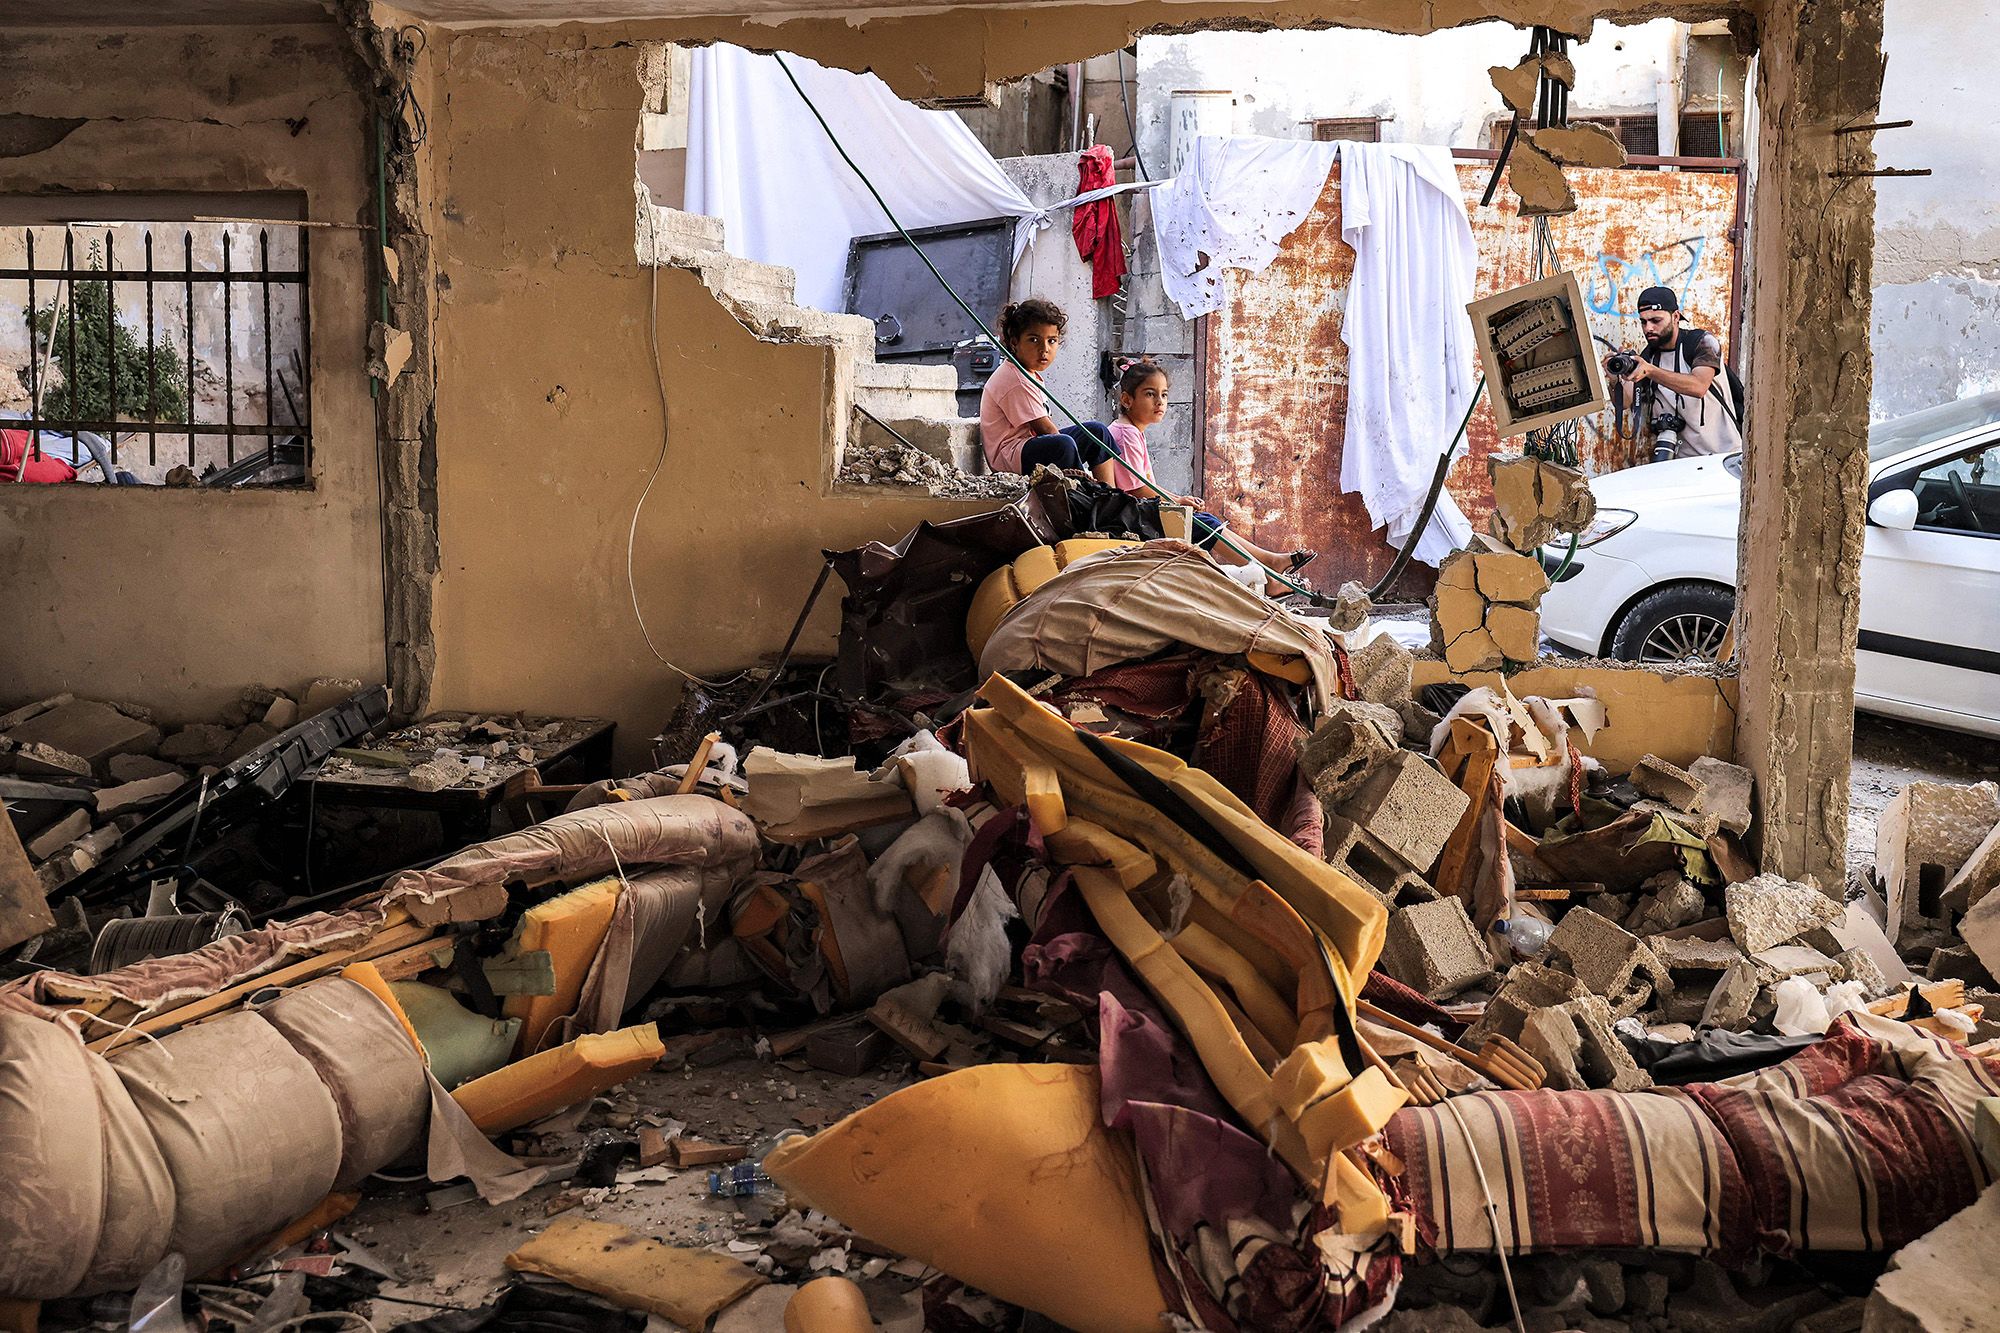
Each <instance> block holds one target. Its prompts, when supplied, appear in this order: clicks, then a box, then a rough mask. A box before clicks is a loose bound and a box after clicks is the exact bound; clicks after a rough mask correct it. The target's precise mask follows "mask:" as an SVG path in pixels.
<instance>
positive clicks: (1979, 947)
mask: <svg viewBox="0 0 2000 1333" xmlns="http://www.w3.org/2000/svg"><path fill="white" fill-rule="evenodd" d="M1958 936H1959V938H1960V939H1962V940H1964V941H1965V943H1966V945H1967V947H1969V948H1970V949H1971V950H1972V952H1973V955H1974V956H1975V957H1977V958H1978V959H1979V961H1980V963H1981V964H1983V965H1984V966H1985V968H1986V970H1987V971H1988V972H1991V973H1993V974H1995V975H1996V976H2000V893H1989V894H1987V895H1986V896H1985V897H1984V898H1981V899H1980V900H1979V902H1978V903H1977V904H1976V905H1975V906H1974V907H1973V908H1972V910H1971V911H1969V912H1967V913H1966V914H1965V915H1964V916H1962V917H1960V918H1959V921H1958ZM1884 971H1885V973H1886V971H1887V969H1884ZM1890 980H1891V981H1894V980H1895V978H1893V977H1891V978H1890Z"/></svg>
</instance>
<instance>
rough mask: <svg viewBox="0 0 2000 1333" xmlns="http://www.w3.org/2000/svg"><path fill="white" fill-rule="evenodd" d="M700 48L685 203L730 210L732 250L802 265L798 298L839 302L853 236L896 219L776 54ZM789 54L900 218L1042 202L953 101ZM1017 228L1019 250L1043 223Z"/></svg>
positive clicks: (825, 306) (959, 217) (954, 216)
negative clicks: (915, 100)
mask: <svg viewBox="0 0 2000 1333" xmlns="http://www.w3.org/2000/svg"><path fill="white" fill-rule="evenodd" d="M693 56H694V59H693V79H692V81H691V84H690V88H689V97H690V108H689V117H688V155H687V196H686V205H687V209H688V211H689V212H692V213H706V214H708V215H709V216H711V217H719V218H721V219H722V227H723V237H724V244H725V245H726V246H727V247H728V249H729V253H731V254H733V255H738V256H740V257H742V258H745V259H755V260H758V261H760V262H762V263H766V264H783V265H784V266H785V267H787V268H789V269H791V270H792V271H793V272H794V273H796V274H797V275H798V287H797V291H798V301H799V304H801V305H808V306H813V307H815V308H817V309H820V310H833V311H838V310H843V309H845V308H846V306H845V300H846V290H845V289H846V282H847V251H848V243H849V242H850V241H852V240H853V239H854V238H855V237H856V236H872V235H876V234H878V233H880V232H886V231H892V230H894V227H893V224H891V223H890V221H889V219H888V218H887V217H886V216H884V214H883V212H882V210H881V208H880V207H878V206H877V205H876V203H875V201H874V200H873V199H872V198H870V197H869V195H868V191H867V189H866V187H864V186H863V185H862V184H861V181H860V179H859V178H858V177H856V176H855V174H854V172H853V170H851V169H850V168H849V167H848V165H847V164H846V163H845V162H842V161H841V160H840V155H839V154H838V153H836V152H835V151H834V148H833V145H832V144H831V143H830V142H828V140H827V137H826V131H825V130H822V129H821V128H820V127H819V123H818V122H817V121H816V120H814V119H813V115H812V112H811V111H810V110H808V109H807V107H806V104H805V102H804V101H803V100H802V99H801V98H800V97H799V94H798V92H797V91H796V90H795V89H794V88H793V87H792V85H791V83H790V81H789V80H787V79H786V78H785V72H784V71H783V70H782V69H780V68H778V63H777V61H776V60H774V59H772V58H771V57H770V56H762V55H755V54H753V53H751V52H749V51H745V50H744V49H743V48H741V47H737V46H720V45H718V46H704V47H700V48H698V49H696V50H695V51H694V53H693ZM785 63H786V64H787V65H789V66H790V67H791V70H792V73H793V74H794V75H796V76H797V77H798V80H799V83H800V85H801V86H803V87H804V88H805V90H806V92H807V93H808V94H810V95H811V97H812V99H813V102H814V103H815V104H816V105H817V106H818V107H819V109H820V112H821V114H823V115H824V116H825V117H826V119H827V123H828V124H829V125H831V126H832V127H833V132H834V133H835V134H836V135H838V136H839V138H840V141H841V143H842V145H844V146H845V147H846V149H847V151H848V152H849V153H850V154H852V155H853V157H854V160H855V162H856V163H858V164H859V165H860V167H861V169H862V170H863V171H865V172H867V173H868V177H869V179H870V180H872V181H874V182H875V188H876V189H878V190H880V191H881V192H882V197H883V199H884V200H885V201H887V203H888V205H889V207H890V208H891V209H892V210H894V211H895V214H896V216H897V217H898V218H899V219H901V221H902V223H903V225H904V226H905V227H908V228H910V229H911V230H915V229H916V228H919V227H935V226H944V225H948V224H951V223H957V222H973V221H978V220H981V219H985V218H995V217H1013V218H1038V217H1040V216H1041V214H1042V212H1043V211H1042V210H1039V209H1037V208H1036V207H1035V205H1034V204H1033V203H1031V202H1030V201H1029V199H1028V196H1027V195H1026V194H1024V193H1022V191H1021V189H1020V187H1019V186H1017V185H1015V184H1014V182H1013V181H1011V180H1009V179H1008V178H1007V175H1006V173H1005V172H1003V171H1002V170H1001V169H1000V164H999V163H998V162H996V161H994V159H993V155H992V154H991V153H988V152H987V151H986V149H985V147H984V146H983V145H982V144H981V143H980V142H979V140H978V139H976V138H974V137H973V134H972V131H971V130H969V129H967V128H966V126H965V122H964V121H962V120H960V119H959V118H958V117H957V116H955V115H953V114H952V113H950V112H949V111H926V110H924V109H922V108H920V107H915V106H911V105H910V104H909V103H907V102H905V101H903V100H902V99H901V98H899V97H897V96H896V95H895V94H894V93H892V92H890V91H889V88H888V85H886V84H884V83H883V82H882V81H881V80H880V79H878V78H876V77H875V76H874V75H873V74H850V73H848V72H846V71H845V70H836V69H827V68H826V67H825V66H823V65H819V64H816V63H815V62H813V61H811V60H808V59H806V58H805V57H803V56H796V55H788V56H786V57H785ZM1015 231H1016V234H1015V243H1014V256H1015V258H1016V259H1019V258H1020V255H1021V251H1022V249H1023V248H1024V247H1025V246H1026V245H1027V243H1028V241H1029V239H1030V237H1031V236H1032V234H1033V232H1034V231H1035V228H1034V227H1017V228H1016V229H1015ZM980 313H981V314H982V315H983V316H984V317H986V318H988V319H991V318H992V317H993V316H994V315H996V314H998V312H997V311H981V312H980Z"/></svg>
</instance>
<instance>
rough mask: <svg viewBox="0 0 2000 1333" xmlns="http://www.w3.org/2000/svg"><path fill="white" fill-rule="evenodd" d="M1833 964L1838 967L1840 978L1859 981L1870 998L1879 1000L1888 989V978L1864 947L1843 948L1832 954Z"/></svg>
mask: <svg viewBox="0 0 2000 1333" xmlns="http://www.w3.org/2000/svg"><path fill="white" fill-rule="evenodd" d="M1833 965H1834V966H1835V967H1837V968H1839V969H1840V977H1841V980H1843V981H1858V982H1860V983H1861V988H1862V989H1863V990H1864V991H1865V992H1867V995H1868V998H1869V999H1871V1000H1879V999H1881V998H1882V997H1883V996H1884V995H1887V994H1888V993H1889V991H1890V985H1889V979H1888V978H1887V977H1885V976H1883V975H1882V969H1881V968H1879V967H1877V966H1876V965H1875V958H1874V956H1873V955H1872V954H1870V953H1869V952H1868V951H1867V950H1866V949H1843V950H1842V951H1841V952H1839V953H1837V954H1835V955H1834V956H1833Z"/></svg>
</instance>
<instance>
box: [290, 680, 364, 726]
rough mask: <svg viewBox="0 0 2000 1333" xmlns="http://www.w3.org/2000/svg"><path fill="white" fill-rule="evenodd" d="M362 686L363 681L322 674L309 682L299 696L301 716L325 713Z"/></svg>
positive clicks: (344, 700)
mask: <svg viewBox="0 0 2000 1333" xmlns="http://www.w3.org/2000/svg"><path fill="white" fill-rule="evenodd" d="M360 688H361V682H360V681H358V680H352V679H348V678H345V677H336V676H321V677H320V678H319V679H318V680H315V681H312V682H311V683H309V684H308V685H307V686H306V688H305V691H304V693H302V694H301V695H300V696H299V716H300V717H302V718H305V717H312V716H314V715H315V714H318V713H324V712H325V711H326V710H327V709H329V708H331V707H333V706H334V705H335V704H339V703H345V702H346V701H347V699H348V698H349V696H351V695H353V694H354V693H355V692H356V691H357V690H359V689H360Z"/></svg>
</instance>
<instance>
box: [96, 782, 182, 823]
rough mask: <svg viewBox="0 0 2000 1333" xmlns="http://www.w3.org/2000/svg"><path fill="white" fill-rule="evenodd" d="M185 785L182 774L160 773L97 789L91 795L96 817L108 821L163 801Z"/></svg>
mask: <svg viewBox="0 0 2000 1333" xmlns="http://www.w3.org/2000/svg"><path fill="white" fill-rule="evenodd" d="M186 785H187V778H186V777H185V776H184V775H183V774H181V773H178V772H174V773H162V774H160V775H159V776H158V777H152V778H140V779H139V780H138V781H136V782H126V783H121V784H119V785H118V786H116V787H99V788H98V789H97V790H96V791H95V792H93V793H92V799H93V800H94V801H95V802H96V803H97V817H98V818H99V819H109V818H111V817H112V816H113V815H116V814H122V813H123V812H125V811H127V810H131V809H134V808H136V807H139V806H144V805H151V804H152V803H153V802H155V801H160V800H164V799H166V798H167V797H169V796H171V795H173V794H174V793H175V792H177V791H179V790H180V789H181V788H182V787H185V786H186Z"/></svg>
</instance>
